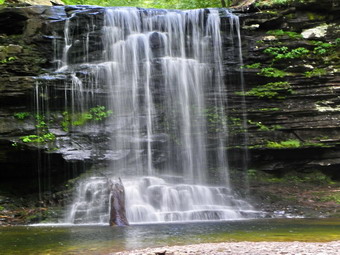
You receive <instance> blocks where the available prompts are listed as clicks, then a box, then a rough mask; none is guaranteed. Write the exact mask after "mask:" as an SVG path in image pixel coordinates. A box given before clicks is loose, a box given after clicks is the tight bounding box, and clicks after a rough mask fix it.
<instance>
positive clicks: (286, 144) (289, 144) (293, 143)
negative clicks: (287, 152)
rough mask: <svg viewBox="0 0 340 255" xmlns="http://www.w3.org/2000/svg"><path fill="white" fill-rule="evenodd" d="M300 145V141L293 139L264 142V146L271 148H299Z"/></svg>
mask: <svg viewBox="0 0 340 255" xmlns="http://www.w3.org/2000/svg"><path fill="white" fill-rule="evenodd" d="M300 146H301V142H300V141H299V140H295V139H291V140H287V141H281V142H272V141H268V142H267V144H266V147H268V148H273V149H283V148H299V147H300Z"/></svg>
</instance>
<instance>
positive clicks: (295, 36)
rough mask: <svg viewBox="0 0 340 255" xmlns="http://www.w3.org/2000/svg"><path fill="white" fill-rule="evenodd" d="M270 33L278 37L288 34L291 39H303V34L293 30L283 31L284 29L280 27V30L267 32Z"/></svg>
mask: <svg viewBox="0 0 340 255" xmlns="http://www.w3.org/2000/svg"><path fill="white" fill-rule="evenodd" d="M267 34H268V35H273V36H277V37H281V36H288V37H289V38H291V39H295V40H297V39H301V38H302V35H301V34H298V33H295V32H291V31H283V30H282V29H278V30H269V31H268V32H267Z"/></svg>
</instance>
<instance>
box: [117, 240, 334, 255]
mask: <svg viewBox="0 0 340 255" xmlns="http://www.w3.org/2000/svg"><path fill="white" fill-rule="evenodd" d="M164 251H165V255H245V254H251V255H340V241H334V242H324V243H307V242H234V243H202V244H193V245H185V246H165V247H161V248H160V247H158V248H146V249H141V250H131V251H124V252H116V253H111V255H156V254H157V253H160V252H162V253H163V254H164Z"/></svg>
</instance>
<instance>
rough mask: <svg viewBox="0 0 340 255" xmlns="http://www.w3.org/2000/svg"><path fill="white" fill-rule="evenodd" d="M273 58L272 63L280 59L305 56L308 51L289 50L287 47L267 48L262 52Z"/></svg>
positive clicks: (302, 49) (301, 49)
mask: <svg viewBox="0 0 340 255" xmlns="http://www.w3.org/2000/svg"><path fill="white" fill-rule="evenodd" d="M263 52H264V53H266V54H269V55H271V56H273V57H274V61H279V60H281V59H294V58H301V57H304V56H306V55H307V54H308V53H309V50H308V49H306V48H303V47H299V48H296V49H292V50H289V49H288V47H286V46H282V47H269V48H267V49H265V50H264V51H263Z"/></svg>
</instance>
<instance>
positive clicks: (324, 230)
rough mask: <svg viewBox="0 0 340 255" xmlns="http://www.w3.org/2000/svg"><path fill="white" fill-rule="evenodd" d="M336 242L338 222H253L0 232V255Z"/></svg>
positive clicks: (31, 228) (9, 229)
mask: <svg viewBox="0 0 340 255" xmlns="http://www.w3.org/2000/svg"><path fill="white" fill-rule="evenodd" d="M334 240H340V221H339V219H261V220H259V219H256V220H239V221H226V222H200V223H181V224H154V225H133V226H128V227H109V226H105V225H96V226H93V225H87V226H86V225H83V226H61V225H59V226H58V225H54V226H15V227H1V228H0V254H108V253H110V252H115V251H121V250H129V249H136V248H146V247H157V246H164V245H184V244H195V243H203V242H232V241H306V242H327V241H334Z"/></svg>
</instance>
